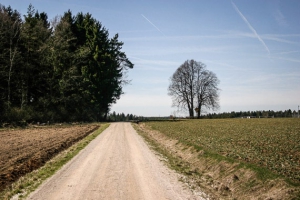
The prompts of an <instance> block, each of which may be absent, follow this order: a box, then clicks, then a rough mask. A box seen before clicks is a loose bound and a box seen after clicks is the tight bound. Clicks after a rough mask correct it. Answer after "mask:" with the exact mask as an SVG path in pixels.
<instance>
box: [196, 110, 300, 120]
mask: <svg viewBox="0 0 300 200" xmlns="http://www.w3.org/2000/svg"><path fill="white" fill-rule="evenodd" d="M297 116H298V112H297V111H295V110H294V111H292V110H291V109H288V110H284V111H273V110H261V111H239V112H235V111H232V112H223V113H208V114H205V115H202V116H201V118H205V119H218V118H246V117H252V118H272V117H297Z"/></svg>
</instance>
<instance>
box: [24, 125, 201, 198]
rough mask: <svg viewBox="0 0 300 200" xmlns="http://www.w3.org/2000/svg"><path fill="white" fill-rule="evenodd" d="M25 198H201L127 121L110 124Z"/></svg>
mask: <svg viewBox="0 0 300 200" xmlns="http://www.w3.org/2000/svg"><path fill="white" fill-rule="evenodd" d="M28 199H39V200H40V199H43V200H47V199H55V200H57V199H72V200H75V199H78V200H79V199H80V200H82V199H130V200H134V199H154V200H158V199H172V200H174V199H184V200H185V199H202V197H201V194H193V193H192V192H191V191H190V190H189V189H186V188H185V186H184V185H183V183H181V182H179V181H178V175H177V174H176V173H174V172H173V171H171V170H170V169H168V168H167V167H166V166H165V165H164V164H163V163H162V162H161V161H159V158H158V156H157V155H155V154H154V153H153V152H152V151H151V150H150V149H149V147H148V146H147V145H146V144H145V142H144V140H143V139H142V138H141V137H140V136H139V135H138V134H137V133H136V131H135V130H134V129H133V128H132V126H131V124H130V123H113V124H111V125H110V127H109V128H107V129H106V130H105V131H104V132H103V133H101V134H100V135H99V136H98V137H97V138H96V139H94V140H93V141H92V142H91V143H90V144H89V145H88V146H87V147H86V148H85V149H84V150H82V151H81V152H80V153H79V154H78V155H77V156H76V157H74V158H73V159H72V160H71V161H70V162H69V163H68V164H66V165H65V166H64V167H63V168H62V169H61V170H60V171H58V172H57V173H56V174H55V175H54V176H52V177H51V178H50V179H48V180H47V181H46V182H44V183H43V184H42V185H41V187H39V188H38V189H37V190H36V191H35V192H33V193H32V194H31V195H30V196H29V197H28Z"/></svg>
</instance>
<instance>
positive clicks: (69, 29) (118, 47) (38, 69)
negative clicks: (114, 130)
mask: <svg viewBox="0 0 300 200" xmlns="http://www.w3.org/2000/svg"><path fill="white" fill-rule="evenodd" d="M122 46H123V42H121V41H119V39H118V34H116V35H114V36H113V37H112V38H109V32H108V30H107V29H106V28H105V27H104V26H103V25H102V24H101V23H100V22H99V21H97V20H96V19H95V18H93V17H92V15H91V14H89V13H87V14H83V13H78V14H77V15H73V14H72V12H71V11H70V10H69V11H67V12H65V13H64V14H63V15H62V16H57V17H56V18H55V19H54V20H53V21H52V22H50V21H49V20H48V16H47V14H46V13H44V12H42V13H39V12H38V11H36V10H35V9H34V7H33V6H32V5H29V7H28V11H27V14H26V15H24V19H22V18H21V14H20V13H19V12H17V11H16V10H13V9H12V8H11V7H5V6H3V5H0V95H1V96H0V115H1V116H2V117H1V120H2V122H4V121H6V122H11V121H20V120H25V121H28V122H30V121H43V120H44V121H95V120H101V119H105V118H106V116H107V114H108V112H109V110H110V107H111V105H112V104H113V103H116V101H117V100H118V99H119V98H120V97H121V94H123V86H124V84H126V83H127V82H128V80H126V76H125V74H126V71H127V70H128V69H131V68H133V64H132V63H131V62H130V60H129V59H128V58H127V56H126V54H125V52H123V51H122Z"/></svg>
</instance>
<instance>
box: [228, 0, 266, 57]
mask: <svg viewBox="0 0 300 200" xmlns="http://www.w3.org/2000/svg"><path fill="white" fill-rule="evenodd" d="M231 3H232V5H233V7H234V9H235V11H236V12H237V13H238V14H239V15H240V17H241V18H242V19H243V21H244V22H245V23H246V24H247V26H248V27H249V29H250V30H251V31H252V32H253V33H254V35H255V36H256V38H257V39H258V40H259V41H260V42H261V43H262V45H263V46H264V47H265V49H266V50H267V52H268V53H269V54H270V50H269V48H268V47H267V45H266V44H265V42H264V41H263V39H261V37H260V36H259V35H258V33H257V32H256V30H255V29H254V28H253V27H252V26H251V24H250V23H249V22H248V20H247V18H246V17H245V16H244V15H243V14H242V13H241V11H240V10H239V9H238V7H237V6H236V5H235V4H234V3H233V2H232V1H231Z"/></svg>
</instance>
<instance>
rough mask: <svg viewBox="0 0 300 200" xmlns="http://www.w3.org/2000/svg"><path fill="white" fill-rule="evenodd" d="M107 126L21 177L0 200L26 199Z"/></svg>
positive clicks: (102, 125) (0, 194)
mask: <svg viewBox="0 0 300 200" xmlns="http://www.w3.org/2000/svg"><path fill="white" fill-rule="evenodd" d="M108 126H109V124H101V126H100V128H99V129H98V130H96V131H94V132H93V133H91V134H89V135H88V136H87V137H85V138H84V139H82V140H80V141H79V142H77V143H75V144H74V145H72V146H71V147H70V148H68V149H67V150H65V151H63V152H62V153H60V154H59V155H57V156H56V157H54V158H53V159H51V160H50V161H49V162H47V163H46V164H45V165H44V166H43V167H41V168H40V169H38V170H35V171H33V172H31V173H29V174H26V175H25V176H23V177H21V178H20V179H19V180H18V181H17V182H15V183H14V184H13V185H12V186H11V187H9V188H7V189H6V190H4V191H3V192H1V193H0V199H10V198H11V197H13V196H14V195H18V197H19V199H23V198H25V197H27V196H28V195H29V194H30V193H31V192H32V191H34V190H35V189H36V188H37V187H38V186H39V185H41V184H42V182H43V181H44V180H46V179H47V178H49V177H51V176H52V175H53V174H54V173H55V172H56V171H58V170H59V169H60V168H61V167H62V166H63V165H64V164H66V163H67V162H68V161H70V160H71V159H72V158H73V157H74V156H76V155H77V154H78V153H79V152H80V151H81V150H82V149H84V148H85V147H86V146H87V145H88V144H89V143H90V142H91V141H92V140H93V139H95V138H96V137H97V136H98V135H100V134H101V133H102V132H103V131H104V130H105V129H106V128H107V127H108Z"/></svg>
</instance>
